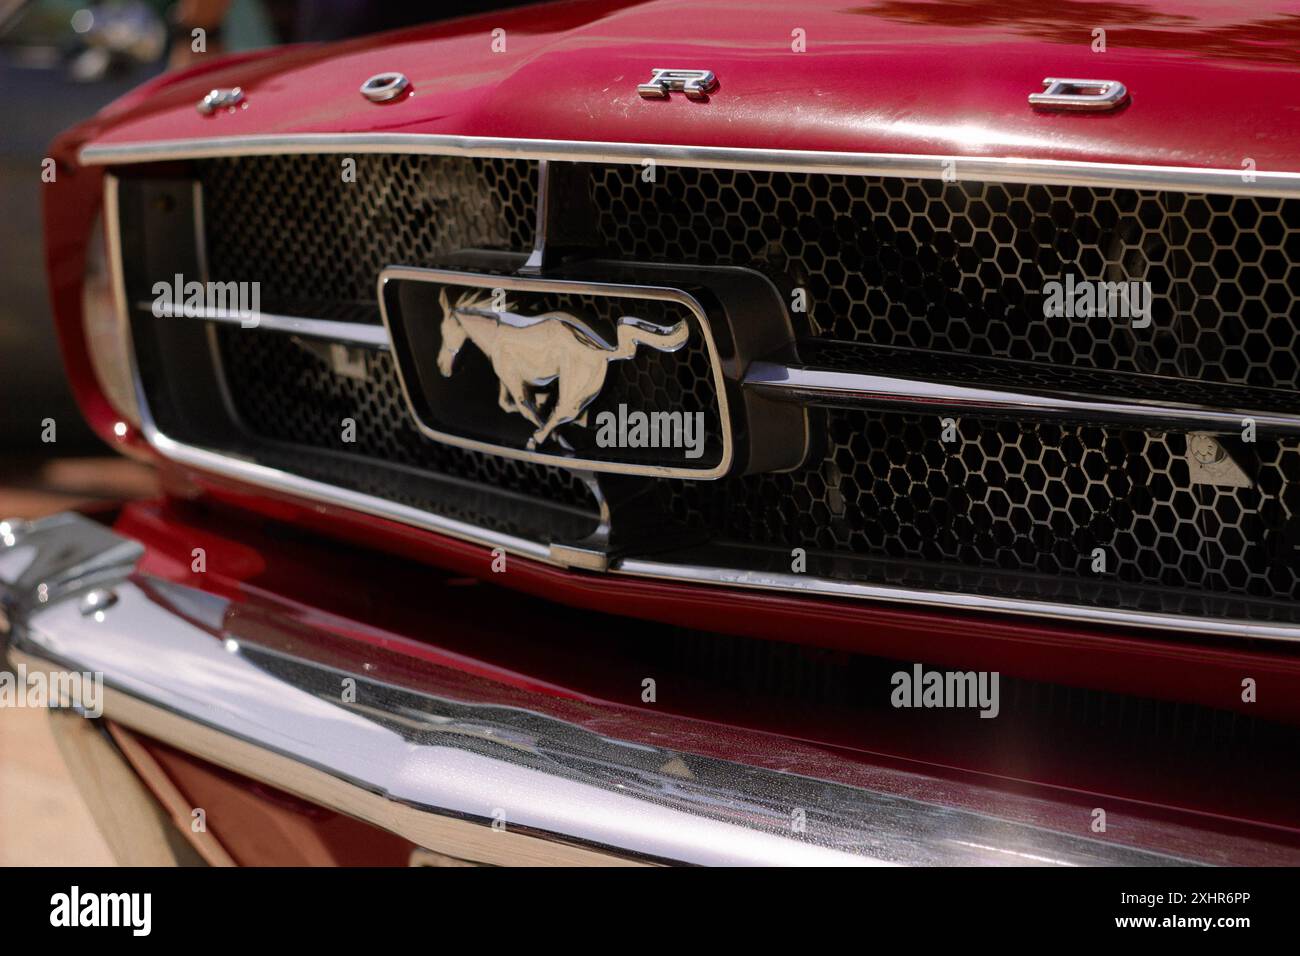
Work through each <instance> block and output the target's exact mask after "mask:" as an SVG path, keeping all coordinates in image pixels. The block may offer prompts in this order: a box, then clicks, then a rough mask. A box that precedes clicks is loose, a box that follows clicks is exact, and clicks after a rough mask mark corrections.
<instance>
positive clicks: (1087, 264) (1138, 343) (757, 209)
mask: <svg viewBox="0 0 1300 956" xmlns="http://www.w3.org/2000/svg"><path fill="white" fill-rule="evenodd" d="M591 184H592V196H593V199H594V201H595V204H596V206H597V208H598V209H599V210H600V233H601V235H602V237H603V239H604V240H605V241H606V242H608V243H609V244H610V245H612V246H613V247H614V248H615V249H617V250H618V252H619V254H621V255H626V256H629V257H633V258H640V259H651V260H661V261H668V262H691V263H700V264H722V265H741V266H750V267H751V268H757V269H759V270H760V271H764V272H766V273H768V274H770V275H773V276H774V277H779V278H781V279H782V280H783V281H784V282H785V283H786V284H788V285H793V286H800V287H803V288H806V289H807V290H808V297H809V302H808V305H809V308H808V311H807V313H806V316H805V321H806V327H805V328H804V329H803V333H804V334H807V335H815V336H820V337H826V338H831V339H838V340H843V341H860V342H869V343H872V344H875V345H885V346H905V347H910V348H916V349H927V350H934V351H938V352H950V353H959V354H966V355H975V356H985V357H1000V358H1013V359H1023V360H1031V361H1045V362H1051V363H1054V364H1057V365H1061V366H1079V367H1085V368H1091V369H1100V370H1107V371H1121V372H1146V373H1155V374H1162V375H1170V376H1176V377H1180V378H1187V379H1191V380H1196V381H1205V382H1217V383H1232V384H1239V385H1252V386H1258V387H1267V388H1283V389H1296V388H1297V387H1300V337H1298V334H1297V330H1298V329H1300V307H1298V306H1297V296H1300V267H1294V268H1293V267H1292V265H1291V264H1292V263H1295V262H1298V261H1300V200H1295V199H1280V198H1266V197H1246V196H1237V197H1233V196H1218V195H1192V194H1185V193H1172V192H1146V191H1135V190H1127V189H1107V188H1096V187H1087V186H1043V185H1015V184H997V183H963V182H956V183H944V182H942V181H940V180H906V179H896V178H883V177H871V176H849V175H823V174H811V173H809V174H804V173H784V172H751V171H745V170H730V169H697V168H675V167H660V168H659V169H658V170H657V171H656V176H655V179H654V181H653V182H646V181H645V180H644V177H643V176H642V170H641V168H640V167H628V166H600V167H593V173H592V177H591ZM1067 274H1074V275H1075V276H1076V277H1077V278H1078V279H1091V280H1102V281H1111V282H1116V281H1147V282H1150V283H1151V290H1152V301H1153V307H1152V322H1151V326H1150V328H1149V329H1146V330H1145V331H1143V330H1138V329H1134V328H1132V327H1131V326H1130V325H1129V323H1127V322H1117V321H1116V320H1115V319H1114V318H1113V317H1094V318H1091V319H1082V318H1080V319H1068V318H1046V317H1044V314H1043V300H1042V295H1041V290H1042V288H1043V285H1044V284H1045V283H1046V282H1049V281H1052V280H1060V281H1064V279H1065V276H1066V275H1067Z"/></svg>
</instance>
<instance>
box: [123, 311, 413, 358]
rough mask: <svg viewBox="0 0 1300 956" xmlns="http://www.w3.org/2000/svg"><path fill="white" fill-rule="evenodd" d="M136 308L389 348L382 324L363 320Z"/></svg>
mask: <svg viewBox="0 0 1300 956" xmlns="http://www.w3.org/2000/svg"><path fill="white" fill-rule="evenodd" d="M136 308H138V309H142V310H144V311H146V312H149V311H153V312H154V314H156V315H158V316H159V317H160V318H173V319H174V318H184V319H194V320H196V321H199V322H221V323H224V324H226V325H238V326H240V327H241V328H246V329H262V330H263V331H267V332H282V333H285V334H289V335H301V336H304V337H306V338H309V339H321V340H323V341H327V342H340V343H343V344H345V345H356V346H360V347H362V348H368V349H377V350H379V351H382V352H386V351H388V349H389V341H388V330H387V329H385V328H384V327H383V326H382V325H367V324H365V323H363V322H338V321H334V320H332V319H312V318H305V317H301V316H294V315H275V314H273V313H270V312H258V311H247V312H243V311H238V310H232V309H206V308H205V309H186V308H177V307H175V306H170V305H160V306H157V307H156V308H155V306H154V304H153V303H152V302H137V303H136Z"/></svg>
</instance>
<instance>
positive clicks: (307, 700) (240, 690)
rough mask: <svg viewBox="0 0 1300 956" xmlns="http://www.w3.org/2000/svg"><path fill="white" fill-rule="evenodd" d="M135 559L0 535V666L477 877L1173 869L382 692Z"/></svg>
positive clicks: (107, 536) (1184, 840)
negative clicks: (489, 869) (572, 868)
mask: <svg viewBox="0 0 1300 956" xmlns="http://www.w3.org/2000/svg"><path fill="white" fill-rule="evenodd" d="M142 554H143V548H142V547H141V546H140V545H139V544H138V543H136V542H134V541H131V540H129V539H126V538H123V537H121V536H119V535H118V534H115V533H114V532H112V531H111V530H109V529H107V528H105V527H103V526H101V525H99V524H97V523H95V522H93V521H91V520H89V519H87V518H84V517H82V516H79V515H76V514H63V515H58V516H55V517H52V518H49V519H46V520H43V521H41V522H38V523H35V524H32V525H29V526H22V525H11V526H0V607H3V610H4V617H3V620H0V625H3V629H5V630H7V631H8V632H9V639H8V657H9V660H10V662H11V664H13V665H18V664H23V665H25V667H26V668H27V670H28V672H33V671H37V670H40V671H45V672H51V673H52V672H58V671H69V672H81V673H85V672H93V673H101V674H102V675H103V681H104V716H105V717H106V718H107V719H109V720H111V721H114V722H117V723H119V724H121V725H124V726H125V727H128V728H131V729H133V730H135V731H137V732H138V733H140V734H143V735H146V736H148V737H151V738H154V739H157V740H160V741H163V742H165V743H168V744H171V745H174V746H176V747H179V748H182V749H184V750H186V751H188V752H190V753H192V754H195V755H197V756H199V757H201V758H203V759H205V760H208V761H211V762H212V763H214V764H217V765H219V766H222V767H226V768H229V769H230V770H233V771H236V772H238V773H240V774H243V775H245V776H247V777H251V778H255V779H257V780H260V781H263V782H264V783H267V784H270V785H273V786H275V787H278V788H281V789H283V790H286V791H288V792H291V793H294V794H296V795H298V796H301V797H303V798H305V799H307V800H310V801H313V802H316V803H318V804H322V805H325V806H328V807H331V808H333V809H336V810H338V811H340V812H343V813H346V814H349V815H351V816H353V817H356V818H358V819H361V820H364V821H366V822H368V823H371V824H374V825H375V826H378V827H381V828H383V829H385V830H388V831H391V832H393V833H396V834H399V835H400V836H402V837H405V838H407V839H409V840H410V841H412V842H413V843H416V844H419V845H420V846H423V847H426V848H429V849H431V850H435V851H437V852H439V853H444V854H447V855H450V856H453V857H457V858H460V859H465V860H472V861H477V862H484V863H493V864H520V863H522V864H585V863H595V864H610V863H693V864H835V865H844V864H848V865H863V864H868V865H869V864H878V865H879V864H885V865H888V864H938V863H942V864H982V863H1048V864H1065V865H1080V864H1140V865H1150V864H1158V865H1162V864H1169V863H1178V862H1188V860H1186V859H1180V856H1184V857H1185V856H1187V855H1194V854H1184V853H1182V852H1180V851H1175V852H1157V851H1156V850H1153V849H1152V848H1151V847H1152V845H1153V841H1147V843H1146V846H1147V847H1148V848H1147V849H1138V848H1135V847H1133V846H1125V845H1120V844H1119V843H1117V842H1111V841H1110V840H1104V839H1093V838H1089V837H1088V836H1087V835H1086V826H1080V827H1079V830H1080V831H1083V832H1064V829H1063V828H1062V827H1059V826H1056V827H1054V826H1052V825H1050V824H1049V825H1044V823H1043V822H1042V821H1044V820H1050V819H1053V815H1052V813H1050V812H1049V811H1050V810H1051V806H1050V804H1048V802H1047V801H1042V802H1041V803H1042V805H1040V806H1037V807H1035V806H1029V805H1028V804H1029V803H1032V801H1029V802H1028V803H1026V801H1021V803H1020V804H1019V809H1018V811H1017V812H1015V813H1010V812H1002V811H1003V810H1004V809H1005V808H1006V806H1009V803H1008V804H1004V803H1002V802H999V801H997V800H995V799H994V798H992V797H990V801H989V802H988V803H983V804H981V803H980V802H979V801H978V800H976V801H975V802H974V803H973V804H972V802H971V801H969V800H968V801H966V804H965V806H960V807H958V806H954V805H952V801H948V805H942V804H940V803H938V802H928V800H929V796H930V794H931V793H932V792H933V793H938V792H940V791H943V790H945V789H947V790H948V791H949V792H950V791H951V789H952V788H951V786H950V785H948V786H945V785H943V784H936V785H935V786H934V787H933V788H927V783H926V781H927V778H925V777H921V776H918V775H916V774H910V773H908V774H904V773H902V772H900V771H892V770H888V769H884V768H880V767H876V768H873V769H872V770H871V780H872V781H875V782H878V783H879V786H878V787H877V786H876V785H874V784H873V785H872V786H863V785H855V784H846V783H844V782H843V781H844V780H846V779H857V780H862V779H864V774H863V768H862V765H861V763H854V764H853V766H852V768H851V769H852V772H849V769H848V767H847V764H848V763H849V761H847V759H846V758H844V757H842V756H840V755H838V754H836V753H834V752H830V751H822V752H821V753H820V754H816V753H815V754H814V756H815V757H818V758H819V759H820V760H821V766H823V767H824V768H825V770H826V772H825V774H824V775H823V774H821V773H820V772H819V773H818V775H817V777H816V778H815V777H814V776H810V775H800V774H795V773H789V772H785V771H783V770H781V769H779V766H780V765H781V763H782V761H781V760H779V759H773V758H774V756H775V757H785V756H786V755H787V754H790V755H793V754H795V753H796V752H802V753H803V754H804V756H805V758H806V757H807V754H808V751H809V750H810V749H812V748H810V747H809V745H807V744H803V743H800V742H798V741H793V740H791V741H786V740H784V739H783V738H779V737H773V736H772V735H767V734H750V733H748V732H741V731H737V732H736V733H735V734H729V735H728V745H729V746H730V744H731V742H732V741H733V740H734V741H735V746H734V747H731V748H730V749H728V750H726V751H725V757H726V759H723V758H722V757H720V756H719V755H718V748H717V746H716V741H717V740H718V738H719V731H718V729H717V728H716V727H715V726H713V725H709V724H707V723H704V722H701V721H691V720H686V719H683V718H672V721H671V724H670V725H669V724H667V723H664V722H658V723H657V722H656V719H655V718H654V717H647V716H646V715H645V713H644V711H641V710H632V709H631V708H623V707H619V706H615V705H610V706H609V707H608V708H606V709H600V708H597V710H598V713H597V714H596V719H593V720H589V721H585V726H584V725H583V724H581V723H578V722H574V721H572V720H568V719H562V718H560V717H556V716H554V715H553V714H550V713H547V711H548V709H550V708H549V707H548V704H547V701H548V698H547V695H545V694H542V693H539V692H531V697H529V698H527V700H528V701H529V705H528V706H519V705H518V704H517V703H511V704H503V703H502V700H503V698H502V697H501V696H500V695H496V694H494V693H492V692H491V690H490V687H491V685H490V681H485V680H484V678H483V677H482V676H481V674H480V675H478V676H476V677H473V678H470V677H468V676H467V675H465V674H462V675H461V677H460V678H456V677H454V676H452V677H449V676H448V675H449V674H455V673H456V672H454V671H451V670H449V669H448V668H447V667H446V666H445V665H440V664H433V663H429V661H428V659H427V658H426V659H424V660H422V661H421V660H419V659H417V658H415V657H413V658H412V661H414V662H415V663H414V664H413V665H412V667H411V668H408V669H404V670H403V672H402V673H401V674H400V676H399V675H398V673H397V672H396V671H392V670H391V669H388V670H386V669H384V668H382V667H381V668H376V667H375V666H373V665H372V664H370V663H367V662H366V659H365V653H366V652H365V651H361V652H358V653H357V654H352V653H345V654H340V653H338V651H337V645H338V644H339V636H338V633H337V631H332V632H330V634H329V635H328V636H326V635H325V633H324V632H323V631H322V632H320V633H319V635H315V634H313V633H312V632H311V630H310V628H307V630H306V631H304V625H303V622H302V621H301V620H294V621H289V620H285V621H283V622H282V626H281V625H280V624H276V623H275V621H274V620H272V621H271V622H270V623H268V622H267V621H266V620H260V621H259V622H258V626H257V627H256V628H255V629H252V630H251V632H250V628H249V627H247V626H244V627H239V626H237V625H238V623H239V615H240V610H239V605H237V604H233V603H232V602H230V601H228V600H227V599H225V598H223V597H220V596H217V595H214V594H211V593H208V592H205V591H202V590H198V589H195V588H192V587H188V586H184V585H179V584H176V583H173V582H169V581H166V580H163V579H161V578H158V577H155V576H151V575H149V574H145V573H142V572H141V571H140V570H139V567H138V565H139V562H140V558H141V557H142ZM316 636H319V637H320V638H321V640H320V641H319V642H318V641H316V640H315V637H316ZM318 643H319V644H320V645H321V648H322V649H321V650H320V651H319V653H318V652H317V651H316V649H315V648H316V646H317V644H318ZM330 647H333V648H335V650H333V651H331V650H329V648H330ZM422 668H423V669H422ZM381 678H382V679H381ZM485 687H486V688H488V690H486V691H485ZM350 688H351V689H354V691H355V693H354V694H353V693H351V692H350V690H349V689H350ZM516 691H517V688H516ZM509 699H510V700H512V701H518V700H519V699H520V698H519V697H518V695H517V694H516V696H515V697H513V698H509ZM533 702H535V705H536V706H535V707H534V706H532V703H533ZM602 706H603V705H602ZM665 720H667V718H665ZM661 724H662V726H663V727H664V728H665V729H664V730H663V732H659V731H658V730H657V729H656V728H657V727H659V726H660V725H661ZM597 727H598V729H595V728H597ZM620 728H623V729H625V730H628V731H629V732H628V733H625V734H621V733H618V732H615V731H618V730H619V729H620ZM669 728H670V729H669ZM631 731H635V732H631ZM647 739H653V740H656V741H662V742H663V743H662V744H658V743H647V742H646V741H647ZM706 741H708V742H712V743H713V746H712V748H710V747H709V746H706V745H705V742H706ZM696 744H698V747H696V746H695V745H696ZM786 748H789V749H788V750H787V749H786ZM710 749H712V750H713V753H712V755H705V754H708V752H709V750H710ZM733 757H735V759H731V758H733ZM839 762H843V763H844V764H845V765H846V767H845V768H841V767H839V766H838V764H839ZM786 765H789V764H786ZM802 766H804V767H806V766H808V762H807V761H806V760H805V761H804V763H803V764H802ZM891 774H892V775H893V776H892V777H891V776H890V775H891ZM899 778H906V779H905V780H902V781H901V782H900V779H899ZM988 792H989V793H990V794H992V793H993V792H992V791H988ZM918 793H920V794H923V795H924V796H925V798H926V799H917V798H916V797H915V796H914V795H915V794H918ZM986 806H987V807H992V808H993V809H989V810H984V809H983V807H986ZM1058 809H1059V808H1058ZM1072 812H1073V808H1072ZM1056 818H1057V819H1059V818H1060V817H1059V815H1058V816H1057V817H1056ZM1161 826H1163V827H1164V829H1163V830H1162V831H1161V832H1162V833H1163V834H1164V836H1165V837H1166V838H1167V839H1164V840H1157V841H1154V845H1155V846H1156V847H1158V848H1160V849H1161V850H1163V849H1164V848H1167V847H1174V848H1183V849H1185V848H1187V847H1189V846H1195V845H1196V840H1195V832H1194V830H1192V829H1191V828H1188V827H1184V828H1181V829H1180V828H1179V827H1178V826H1176V825H1172V824H1161ZM1265 856H1266V857H1267V854H1265Z"/></svg>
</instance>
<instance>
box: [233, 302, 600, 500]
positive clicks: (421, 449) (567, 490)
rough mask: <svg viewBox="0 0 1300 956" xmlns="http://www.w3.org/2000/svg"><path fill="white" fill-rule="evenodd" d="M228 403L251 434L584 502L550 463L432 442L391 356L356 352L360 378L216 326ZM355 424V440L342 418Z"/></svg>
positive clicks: (251, 334)
mask: <svg viewBox="0 0 1300 956" xmlns="http://www.w3.org/2000/svg"><path fill="white" fill-rule="evenodd" d="M218 337H219V341H220V347H221V354H222V363H223V365H224V367H225V369H226V373H227V383H228V385H229V389H230V396H231V401H232V402H234V404H235V409H236V411H237V413H238V415H239V419H240V422H241V423H242V424H243V426H244V427H245V428H247V429H248V430H249V431H250V432H252V433H254V434H256V435H258V436H260V437H263V438H268V439H272V440H275V441H281V442H286V443H291V444H295V445H304V446H308V447H311V448H321V449H330V450H333V451H336V452H340V453H342V454H344V455H347V456H350V457H355V458H358V459H361V460H364V459H377V460H379V461H383V462H387V463H392V464H397V465H406V466H409V467H412V468H417V469H421V470H425V471H432V472H436V473H438V474H441V475H449V476H451V477H454V478H460V479H463V480H466V481H470V482H473V483H476V484H482V485H485V486H489V487H494V488H500V489H503V490H506V491H514V492H518V493H521V494H529V495H534V496H536V497H539V498H543V499H545V500H548V501H552V502H556V503H559V504H565V505H570V506H573V507H575V508H590V507H591V506H592V499H591V495H590V492H589V491H588V490H587V487H586V486H585V485H584V484H583V483H582V482H581V481H580V480H579V479H578V478H576V477H575V476H574V475H573V474H571V473H570V472H567V471H564V470H563V469H559V468H551V467H547V466H543V465H534V464H531V463H529V462H523V461H516V460H514V459H510V458H500V457H497V456H495V455H484V454H480V453H478V452H474V451H470V450H468V449H464V448H457V447H455V446H452V445H444V444H442V443H440V442H435V441H432V440H430V439H428V438H426V437H425V436H424V435H422V434H421V433H420V432H419V430H418V429H417V428H416V426H415V424H414V420H413V419H412V417H411V413H410V411H409V409H408V408H407V406H406V401H405V399H404V398H403V396H402V391H401V385H400V384H399V382H398V380H397V372H396V369H395V368H394V366H393V360H392V357H391V356H390V355H388V354H387V353H386V352H370V351H364V350H357V351H356V352H355V353H354V354H353V355H352V356H351V358H352V360H353V361H358V360H359V361H361V362H363V363H364V368H365V373H364V374H365V377H364V378H354V377H350V376H347V375H341V374H339V373H338V372H337V371H335V367H334V365H333V363H332V361H331V359H330V357H329V356H328V355H327V354H323V353H322V352H321V351H320V350H319V349H317V348H314V347H311V346H307V345H304V344H302V343H300V342H299V341H296V340H294V339H292V338H289V337H286V336H283V335H277V334H274V333H261V332H256V331H250V330H247V329H238V328H228V327H226V328H221V329H219V330H218ZM345 419H352V420H353V421H354V422H355V423H356V432H355V441H353V442H345V441H344V440H343V422H344V420H345Z"/></svg>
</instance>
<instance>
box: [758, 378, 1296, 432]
mask: <svg viewBox="0 0 1300 956" xmlns="http://www.w3.org/2000/svg"><path fill="white" fill-rule="evenodd" d="M744 384H745V386H746V387H747V388H755V389H757V390H759V391H761V392H762V393H763V394H764V395H766V396H768V397H769V398H774V399H777V400H780V401H790V402H799V403H805V402H812V403H816V402H818V401H822V402H827V403H831V404H836V405H845V406H856V405H871V406H879V405H903V406H906V407H909V408H920V409H934V408H940V409H944V410H951V411H953V412H955V413H958V414H960V413H962V412H1004V413H1005V412H1014V413H1016V414H1017V415H1023V416H1024V417H1026V418H1042V417H1049V418H1081V419H1084V420H1092V421H1108V422H1111V421H1113V422H1141V423H1144V424H1148V425H1149V424H1152V423H1162V424H1177V425H1180V426H1186V427H1189V428H1190V427H1193V426H1195V427H1205V428H1211V429H1214V428H1220V429H1228V430H1233V431H1238V430H1240V429H1241V426H1242V419H1243V418H1250V419H1251V420H1253V421H1254V422H1255V424H1256V426H1257V427H1258V428H1261V429H1265V430H1270V431H1288V432H1295V431H1300V415H1278V414H1274V413H1270V412H1250V411H1235V410H1229V409H1216V408H1209V407H1206V406H1202V405H1183V404H1174V403H1167V402H1157V401H1147V400H1143V399H1108V398H1105V397H1104V396H1099V395H1078V394H1071V393H1068V392H1050V393H1049V392H1013V391H1007V390H1003V389H995V388H976V387H971V386H965V385H948V384H945V383H943V382H935V381H925V380H919V379H905V378H895V377H893V376H889V375H874V374H870V373H864V372H841V371H833V370H828V369H818V368H810V367H801V366H793V365H781V364H779V363H774V362H753V363H751V365H750V367H749V372H748V373H747V374H746V375H745V380H744Z"/></svg>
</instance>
